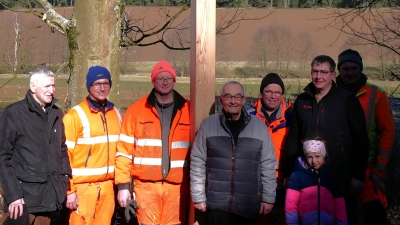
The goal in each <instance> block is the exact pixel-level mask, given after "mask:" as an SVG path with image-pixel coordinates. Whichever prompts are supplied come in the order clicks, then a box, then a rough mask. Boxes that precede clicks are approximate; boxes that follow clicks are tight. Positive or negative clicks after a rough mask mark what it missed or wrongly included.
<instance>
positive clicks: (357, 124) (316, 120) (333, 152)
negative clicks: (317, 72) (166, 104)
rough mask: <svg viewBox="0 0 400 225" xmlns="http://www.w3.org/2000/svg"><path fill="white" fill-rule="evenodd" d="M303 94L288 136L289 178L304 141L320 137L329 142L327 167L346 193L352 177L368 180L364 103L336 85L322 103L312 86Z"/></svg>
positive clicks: (297, 102) (287, 171)
mask: <svg viewBox="0 0 400 225" xmlns="http://www.w3.org/2000/svg"><path fill="white" fill-rule="evenodd" d="M304 91H305V92H304V93H302V94H300V95H299V96H298V97H297V99H296V101H295V103H294V107H293V116H292V125H291V127H290V130H289V133H288V136H287V137H286V143H285V151H284V152H285V156H286V160H287V164H286V166H285V169H286V176H289V175H290V172H291V171H292V169H293V166H294V162H295V159H296V157H297V155H303V151H302V145H301V141H302V140H305V139H307V138H312V137H315V136H319V137H321V138H323V139H324V140H325V141H326V142H327V152H328V156H327V158H326V162H327V164H328V165H329V166H330V167H331V169H332V171H333V172H334V173H335V175H336V176H337V177H338V178H339V179H340V180H341V181H342V186H343V188H344V191H347V190H348V187H349V186H348V185H349V182H350V179H351V178H355V179H357V180H360V181H364V180H365V170H366V166H367V160H368V133H367V128H366V123H365V117H364V112H363V109H362V107H361V104H360V102H359V101H358V99H357V98H356V97H355V96H354V94H352V93H351V92H349V91H346V90H344V89H342V88H338V87H336V84H335V83H334V82H332V88H331V89H330V90H329V92H328V94H327V95H326V96H324V97H323V98H322V99H321V100H320V102H319V103H317V100H316V99H315V97H314V93H315V91H314V85H313V84H312V83H310V84H309V85H308V86H307V87H305V88H304ZM346 193H347V192H346Z"/></svg>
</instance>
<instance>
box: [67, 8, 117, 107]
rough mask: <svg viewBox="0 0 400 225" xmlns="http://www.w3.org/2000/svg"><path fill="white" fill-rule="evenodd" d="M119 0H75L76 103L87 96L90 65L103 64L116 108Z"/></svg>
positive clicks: (74, 53) (72, 104) (74, 81)
mask: <svg viewBox="0 0 400 225" xmlns="http://www.w3.org/2000/svg"><path fill="white" fill-rule="evenodd" d="M121 11H122V9H121V2H120V0H107V1H96V0H86V1H76V2H75V7H74V15H75V18H76V29H77V36H76V43H77V49H75V50H72V55H73V57H74V58H73V60H72V64H73V65H72V100H71V106H75V105H76V104H78V103H79V102H80V101H82V100H83V99H84V97H85V96H87V94H88V91H87V90H86V85H85V84H86V73H87V71H88V69H89V67H91V66H95V65H100V66H104V67H106V68H107V69H108V70H109V71H110V73H111V76H112V89H111V94H110V96H109V97H108V99H109V100H110V101H112V102H114V103H115V104H116V106H117V107H119V96H118V93H119V74H120V71H119V63H120V47H119V40H120V39H119V38H120V32H121V29H120V22H121Z"/></svg>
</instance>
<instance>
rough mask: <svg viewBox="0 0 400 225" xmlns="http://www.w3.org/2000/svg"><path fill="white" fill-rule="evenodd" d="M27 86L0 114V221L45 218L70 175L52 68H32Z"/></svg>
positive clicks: (25, 221)
mask: <svg viewBox="0 0 400 225" xmlns="http://www.w3.org/2000/svg"><path fill="white" fill-rule="evenodd" d="M29 87H30V88H29V90H28V91H27V93H26V97H25V99H23V100H21V101H19V102H16V103H14V104H12V105H10V106H8V107H7V108H6V109H5V110H4V112H3V113H2V114H1V116H0V127H1V129H0V182H1V189H2V191H3V198H4V201H3V204H4V205H3V211H4V212H5V213H4V214H3V216H2V220H3V222H4V223H3V224H22V225H25V224H41V225H42V224H50V219H51V215H52V212H54V211H56V210H59V209H61V208H62V205H61V204H62V202H63V201H64V199H65V197H66V193H67V189H68V179H69V178H70V177H71V167H70V165H69V160H68V154H67V146H66V145H65V134H64V125H63V122H62V111H61V110H60V109H59V108H58V107H57V106H56V105H55V102H56V99H54V98H53V94H54V91H55V77H54V74H53V73H52V72H51V71H49V70H48V69H45V68H40V69H38V70H36V71H34V72H32V73H31V75H30V83H29Z"/></svg>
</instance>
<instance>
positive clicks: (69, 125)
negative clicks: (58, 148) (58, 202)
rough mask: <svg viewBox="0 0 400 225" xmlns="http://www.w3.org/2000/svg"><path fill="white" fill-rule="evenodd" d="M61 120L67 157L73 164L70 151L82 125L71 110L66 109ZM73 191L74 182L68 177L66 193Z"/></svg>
mask: <svg viewBox="0 0 400 225" xmlns="http://www.w3.org/2000/svg"><path fill="white" fill-rule="evenodd" d="M63 122H64V126H65V137H66V141H65V143H66V144H67V147H68V157H69V161H70V164H71V165H73V161H74V157H73V154H72V151H73V150H74V148H75V145H76V141H77V140H78V135H79V128H80V127H82V125H81V121H80V120H79V119H76V117H74V116H73V114H72V110H70V111H68V112H67V113H66V114H65V116H64V117H63ZM75 191H76V190H75V188H74V182H73V180H72V179H69V188H68V192H67V194H71V193H73V192H75Z"/></svg>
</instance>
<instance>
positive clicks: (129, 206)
mask: <svg viewBox="0 0 400 225" xmlns="http://www.w3.org/2000/svg"><path fill="white" fill-rule="evenodd" d="M137 208H139V206H138V205H137V203H136V200H133V199H127V200H126V207H125V220H126V222H129V220H130V219H131V213H132V214H133V215H134V216H135V217H136V211H135V209H137Z"/></svg>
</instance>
